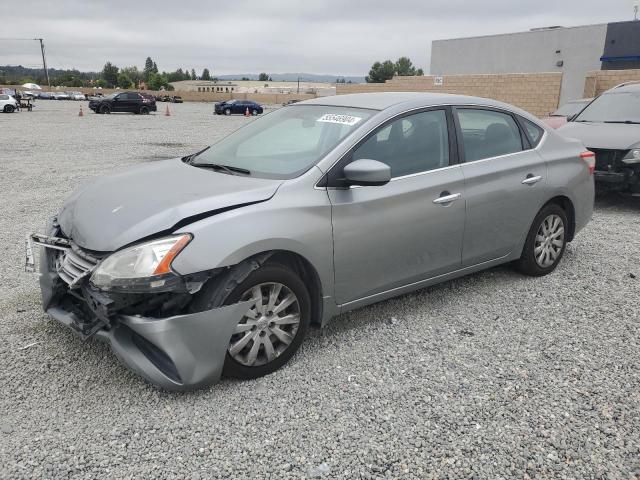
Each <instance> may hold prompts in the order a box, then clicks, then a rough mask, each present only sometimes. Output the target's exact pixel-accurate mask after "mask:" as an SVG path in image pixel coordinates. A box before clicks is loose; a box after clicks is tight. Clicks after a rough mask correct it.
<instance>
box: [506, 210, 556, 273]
mask: <svg viewBox="0 0 640 480" xmlns="http://www.w3.org/2000/svg"><path fill="white" fill-rule="evenodd" d="M567 226H568V222H567V214H566V213H565V211H564V209H563V208H562V207H560V206H559V205H557V204H555V203H551V204H549V205H546V206H545V207H544V208H542V210H540V212H538V215H536V218H535V219H534V221H533V224H532V225H531V229H530V230H529V234H528V235H527V240H526V242H525V245H524V249H523V250H522V256H521V257H520V259H519V260H518V261H517V262H516V266H517V267H518V269H519V270H520V271H521V272H522V273H525V274H527V275H531V276H534V277H541V276H543V275H547V274H549V273H551V272H553V271H554V270H555V268H556V267H557V266H558V263H560V260H561V259H562V256H563V255H564V250H565V248H566V246H567V240H566V239H567V232H568V228H567Z"/></svg>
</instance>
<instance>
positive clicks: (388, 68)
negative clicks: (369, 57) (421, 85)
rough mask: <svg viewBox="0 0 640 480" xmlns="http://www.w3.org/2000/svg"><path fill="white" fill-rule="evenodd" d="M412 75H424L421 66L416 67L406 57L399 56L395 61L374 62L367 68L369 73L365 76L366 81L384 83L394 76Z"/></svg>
mask: <svg viewBox="0 0 640 480" xmlns="http://www.w3.org/2000/svg"><path fill="white" fill-rule="evenodd" d="M413 75H424V71H423V70H422V69H421V68H416V67H414V66H413V63H412V62H411V60H410V59H409V58H408V57H400V58H399V59H398V60H396V61H395V62H392V61H391V60H385V61H384V62H375V63H374V64H373V65H372V66H371V70H369V75H367V76H366V77H365V81H366V82H367V83H384V82H385V81H387V80H391V79H392V78H393V77H394V76H398V77H408V76H413Z"/></svg>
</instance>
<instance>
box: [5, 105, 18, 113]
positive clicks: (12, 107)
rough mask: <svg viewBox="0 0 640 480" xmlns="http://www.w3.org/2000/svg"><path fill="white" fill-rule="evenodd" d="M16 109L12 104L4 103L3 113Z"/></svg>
mask: <svg viewBox="0 0 640 480" xmlns="http://www.w3.org/2000/svg"><path fill="white" fill-rule="evenodd" d="M15 109H16V107H14V106H13V105H5V106H4V113H13V111H14V110H15Z"/></svg>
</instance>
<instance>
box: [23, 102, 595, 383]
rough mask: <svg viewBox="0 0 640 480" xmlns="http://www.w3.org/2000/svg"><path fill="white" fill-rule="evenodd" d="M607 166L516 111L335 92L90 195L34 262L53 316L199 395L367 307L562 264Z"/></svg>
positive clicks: (108, 180)
mask: <svg viewBox="0 0 640 480" xmlns="http://www.w3.org/2000/svg"><path fill="white" fill-rule="evenodd" d="M593 169H594V157H593V154H592V153H591V152H588V151H585V149H584V147H583V146H582V144H581V143H580V142H578V141H576V140H570V139H565V138H562V137H560V136H558V135H557V134H556V133H555V132H554V131H553V130H551V129H549V128H548V127H547V126H545V125H544V124H543V123H541V122H540V121H538V120H537V119H536V118H535V117H532V116H531V115H529V114H528V113H526V112H524V111H522V110H519V109H517V108H515V107H512V106H510V105H506V104H504V103H500V102H496V101H492V100H486V99H481V98H472V97H463V96H453V95H440V94H416V93H377V94H361V95H344V96H336V97H331V98H319V99H315V100H311V101H306V102H300V103H296V104H292V105H289V106H286V107H284V108H281V109H279V110H277V111H275V112H273V113H270V114H268V115H266V116H264V117H263V118H261V119H258V120H256V121H255V122H251V123H249V124H248V125H246V126H245V127H243V128H241V129H240V130H238V131H236V132H235V133H233V134H231V135H230V136H228V137H226V138H224V139H222V140H221V141H220V142H218V143H217V144H215V145H213V146H211V147H209V148H207V149H205V150H203V151H200V152H197V153H194V154H193V155H189V156H187V157H184V158H179V159H174V160H167V161H162V162H157V163H154V164H152V165H149V164H146V165H144V166H137V167H134V168H131V169H129V170H125V171H122V172H119V173H116V174H113V175H111V176H108V177H104V178H101V179H99V180H97V181H96V182H95V183H94V184H92V185H90V186H88V187H86V188H84V189H82V190H79V191H78V192H76V193H75V194H74V195H72V196H71V198H69V199H68V201H67V202H66V203H65V204H64V206H63V207H62V209H61V211H60V213H59V214H58V215H57V217H56V218H54V219H53V220H52V222H51V225H50V226H49V228H48V231H46V232H44V234H33V235H32V236H31V237H30V242H28V244H27V263H28V265H29V266H34V261H33V260H34V258H33V245H34V243H35V244H38V245H40V246H41V247H42V248H41V249H40V271H41V276H40V284H41V289H42V297H43V305H44V309H45V311H46V312H47V313H48V314H49V315H51V316H52V317H53V318H55V319H57V320H58V321H60V322H61V323H63V324H65V325H67V326H68V327H70V328H72V329H73V330H74V331H76V332H77V333H78V334H79V335H80V336H82V337H85V338H86V337H90V336H96V337H97V338H100V339H102V340H105V341H107V342H109V343H110V345H111V347H112V348H113V350H114V351H115V353H116V354H117V355H118V357H119V358H120V359H121V360H122V361H123V362H124V363H125V364H126V365H128V366H129V367H130V368H131V369H133V370H134V371H136V372H138V373H139V374H140V375H142V376H143V377H144V378H146V379H147V380H149V381H151V382H152V383H154V384H156V385H158V386H160V387H162V388H166V389H174V390H184V389H189V388H195V387H200V386H204V385H209V384H212V383H215V382H216V381H218V380H219V379H220V377H221V375H222V374H223V373H224V374H225V375H227V376H232V377H239V378H255V377H259V376H261V375H265V374H268V373H270V372H273V371H274V370H276V369H277V368H279V367H281V366H282V365H284V364H285V363H286V362H287V361H288V360H289V359H290V358H291V357H292V356H293V354H294V353H295V352H296V350H297V349H298V347H299V346H300V343H301V342H302V339H303V337H304V335H305V333H306V331H307V329H308V328H309V327H310V326H312V325H313V326H318V327H321V326H322V325H324V324H325V323H326V322H327V321H329V319H331V318H332V317H335V316H336V315H338V314H340V313H343V312H346V311H348V310H351V309H354V308H358V307H361V306H363V305H368V304H371V303H374V302H378V301H380V300H384V299H387V298H390V297H393V296H396V295H400V294H403V293H406V292H409V291H412V290H416V289H420V288H424V287H426V286H429V285H432V284H435V283H438V282H443V281H447V280H450V279H453V278H456V277H460V276H462V275H467V274H470V273H473V272H477V271H479V270H483V269H486V268H490V267H493V266H495V265H499V264H503V263H507V262H514V264H515V266H516V267H517V268H518V269H519V270H521V271H522V272H524V273H525V274H528V275H535V276H540V275H546V274H548V273H550V272H552V271H553V270H554V269H555V268H556V266H557V265H558V262H560V259H561V258H562V255H563V252H564V250H565V246H566V244H567V242H570V241H571V240H573V238H574V237H575V235H576V234H577V233H578V232H579V231H580V229H582V228H583V227H584V226H585V224H586V223H587V222H588V221H589V219H590V218H591V214H592V209H593V199H594V183H593V175H592V174H593Z"/></svg>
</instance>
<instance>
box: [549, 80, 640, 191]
mask: <svg viewBox="0 0 640 480" xmlns="http://www.w3.org/2000/svg"><path fill="white" fill-rule="evenodd" d="M558 133H559V134H560V135H564V136H566V137H570V138H577V139H578V140H581V141H582V142H583V143H584V144H585V145H586V146H587V148H588V149H589V150H591V151H592V152H594V153H595V155H596V170H595V175H594V176H595V181H596V185H597V186H598V188H599V189H600V190H610V191H617V192H621V193H626V194H631V195H635V196H640V82H629V83H624V84H622V85H618V86H617V87H614V88H612V89H610V90H607V91H606V92H604V93H603V94H602V95H600V96H599V97H598V98H596V99H595V100H594V101H593V102H591V103H590V104H589V105H588V106H587V107H586V108H585V109H584V110H582V111H581V112H580V114H578V115H577V116H576V117H575V118H573V119H572V121H570V122H569V123H567V124H566V125H565V126H563V127H561V128H559V129H558Z"/></svg>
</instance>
